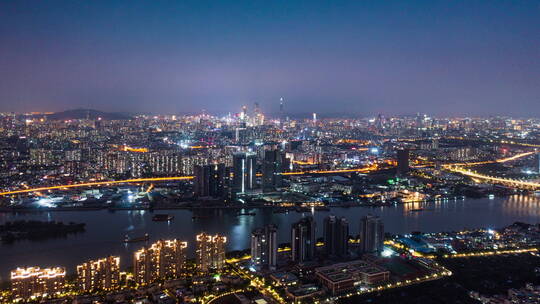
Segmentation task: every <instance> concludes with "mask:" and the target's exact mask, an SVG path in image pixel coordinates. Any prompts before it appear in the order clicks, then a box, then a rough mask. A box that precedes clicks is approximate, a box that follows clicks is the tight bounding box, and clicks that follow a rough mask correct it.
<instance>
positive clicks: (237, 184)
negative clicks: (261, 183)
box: [232, 152, 257, 194]
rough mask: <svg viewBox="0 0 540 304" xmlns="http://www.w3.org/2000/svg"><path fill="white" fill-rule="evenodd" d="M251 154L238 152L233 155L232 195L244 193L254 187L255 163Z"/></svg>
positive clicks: (254, 156)
mask: <svg viewBox="0 0 540 304" xmlns="http://www.w3.org/2000/svg"><path fill="white" fill-rule="evenodd" d="M256 156H257V155H256V154H255V153H253V152H239V153H235V154H234V155H233V174H234V176H233V186H232V190H233V193H234V194H237V193H245V192H246V191H247V190H252V189H253V188H254V187H255V174H256V173H257V172H256V171H255V165H256V163H255V161H256Z"/></svg>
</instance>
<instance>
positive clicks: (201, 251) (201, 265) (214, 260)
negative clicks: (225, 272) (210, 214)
mask: <svg viewBox="0 0 540 304" xmlns="http://www.w3.org/2000/svg"><path fill="white" fill-rule="evenodd" d="M226 243H227V238H226V237H224V236H221V235H219V234H216V235H214V236H212V235H208V234H206V233H204V232H203V233H201V234H199V235H197V252H196V258H197V268H198V269H199V270H200V271H201V272H207V271H209V270H211V269H213V270H220V269H221V268H223V266H224V265H225V244H226Z"/></svg>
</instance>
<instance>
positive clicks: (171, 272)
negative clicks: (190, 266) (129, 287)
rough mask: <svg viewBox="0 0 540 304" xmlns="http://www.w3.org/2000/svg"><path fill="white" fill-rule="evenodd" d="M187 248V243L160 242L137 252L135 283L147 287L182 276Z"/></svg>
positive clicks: (134, 262) (134, 267) (134, 266)
mask: <svg viewBox="0 0 540 304" xmlns="http://www.w3.org/2000/svg"><path fill="white" fill-rule="evenodd" d="M186 248H187V242H182V241H179V240H176V239H174V240H159V241H157V242H155V243H154V244H152V246H150V247H144V248H142V249H140V250H138V251H136V252H135V255H134V258H133V270H134V278H135V282H137V284H140V285H145V284H149V283H151V282H154V281H156V280H158V279H166V278H175V277H178V276H180V275H181V274H182V273H183V271H184V269H185V263H186Z"/></svg>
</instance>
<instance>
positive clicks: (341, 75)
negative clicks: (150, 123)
mask: <svg viewBox="0 0 540 304" xmlns="http://www.w3.org/2000/svg"><path fill="white" fill-rule="evenodd" d="M280 97H284V99H285V101H286V102H285V108H286V111H287V112H289V113H302V112H318V113H321V114H324V113H326V114H327V115H329V114H331V113H336V114H338V113H348V114H355V115H359V116H368V115H373V114H377V113H383V114H387V115H390V114H413V113H416V112H425V113H428V114H433V115H462V114H467V115H492V114H511V115H515V116H536V117H540V1H524V0H519V1H511V0H507V1H495V0H490V1H474V0H470V1H427V0H426V1H384V2H383V1H335V0H334V1H317V0H311V1H297V0H287V1H273V0H265V1H262V0H261V1H256V0H253V1H245V2H244V1H232V0H231V1H202V0H196V1H181V0H178V1H113V0H109V1H90V0H87V1H75V0H70V1H56V0H55V1H52V0H51V1H47V0H43V1H37V0H36V1H22V0H0V111H61V110H66V109H73V108H93V109H98V110H105V111H130V112H152V113H183V112H200V111H201V110H203V109H205V110H207V111H209V112H213V113H227V112H237V111H239V108H240V106H241V105H243V104H247V105H248V107H250V108H252V107H253V103H254V102H259V103H260V104H261V108H262V109H263V111H265V112H267V113H275V112H277V111H278V107H279V98H280Z"/></svg>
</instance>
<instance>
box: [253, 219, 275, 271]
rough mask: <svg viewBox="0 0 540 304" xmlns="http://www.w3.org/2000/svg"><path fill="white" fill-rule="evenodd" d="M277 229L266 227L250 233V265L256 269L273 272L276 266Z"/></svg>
mask: <svg viewBox="0 0 540 304" xmlns="http://www.w3.org/2000/svg"><path fill="white" fill-rule="evenodd" d="M277 249H278V243H277V227H276V226H275V225H268V226H266V227H264V228H258V229H255V230H253V232H252V233H251V263H252V265H253V266H254V267H257V268H266V269H271V270H274V269H276V265H277Z"/></svg>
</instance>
